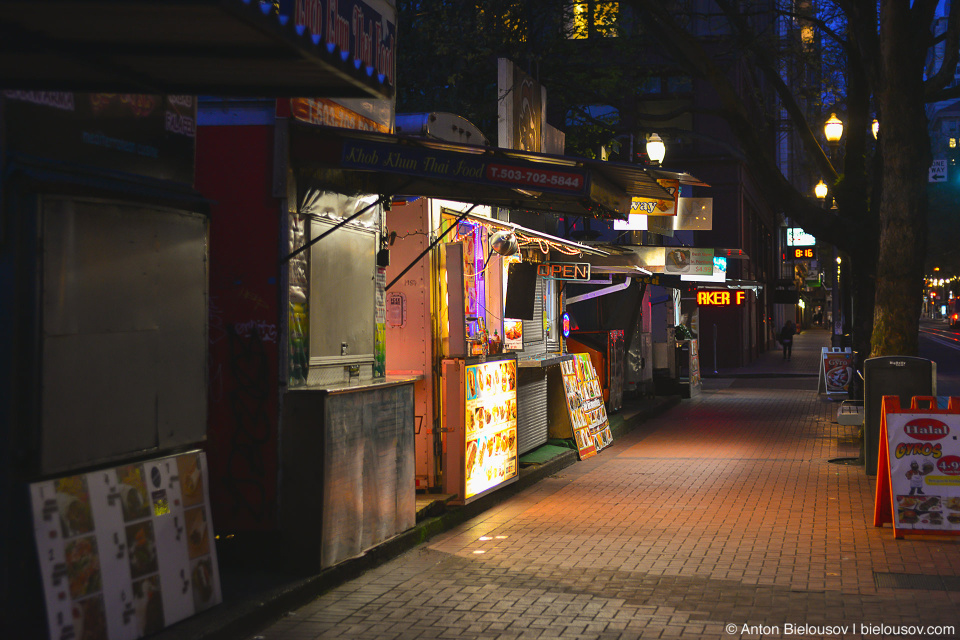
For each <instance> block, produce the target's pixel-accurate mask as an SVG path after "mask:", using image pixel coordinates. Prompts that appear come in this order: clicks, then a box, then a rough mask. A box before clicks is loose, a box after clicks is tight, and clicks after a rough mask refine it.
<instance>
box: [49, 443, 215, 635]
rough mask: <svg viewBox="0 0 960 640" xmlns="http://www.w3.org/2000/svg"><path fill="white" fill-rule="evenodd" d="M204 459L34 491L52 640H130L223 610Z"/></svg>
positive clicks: (162, 462)
mask: <svg viewBox="0 0 960 640" xmlns="http://www.w3.org/2000/svg"><path fill="white" fill-rule="evenodd" d="M206 477H207V467H206V457H205V454H204V453H203V452H200V451H194V452H190V453H185V454H182V455H178V456H170V457H165V458H158V459H154V460H147V461H144V462H140V463H137V464H131V465H123V466H119V467H113V468H107V469H101V470H99V471H93V472H90V473H85V474H80V475H74V476H68V477H63V478H57V479H53V480H46V481H42V482H37V483H34V484H32V485H31V486H30V494H31V500H32V504H33V523H34V534H35V537H36V541H37V552H38V560H39V562H40V570H41V574H42V577H43V586H44V595H45V598H46V605H47V619H48V627H49V630H50V638H52V639H53V638H55V639H57V640H60V639H61V638H68V637H70V638H73V639H74V640H128V639H129V640H133V639H135V638H140V637H143V636H145V635H149V634H152V633H156V632H157V631H160V630H161V629H163V628H165V627H167V626H169V625H170V624H173V623H174V622H177V621H179V620H182V619H184V618H187V617H189V616H191V615H193V614H195V613H197V612H199V611H202V610H204V609H207V608H209V607H211V606H213V605H215V604H218V603H219V602H220V601H221V591H220V578H219V569H218V566H217V558H216V549H215V548H214V546H213V544H212V540H213V526H212V523H211V522H210V520H209V517H208V515H207V514H208V508H207V505H208V504H209V495H208V492H207V483H206V481H205V480H206Z"/></svg>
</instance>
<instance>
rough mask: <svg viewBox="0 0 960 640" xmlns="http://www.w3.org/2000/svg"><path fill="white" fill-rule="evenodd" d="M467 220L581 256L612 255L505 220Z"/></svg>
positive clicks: (468, 216) (466, 215)
mask: <svg viewBox="0 0 960 640" xmlns="http://www.w3.org/2000/svg"><path fill="white" fill-rule="evenodd" d="M465 219H466V220H469V221H471V222H477V223H479V224H483V225H487V226H490V227H493V228H495V229H502V230H503V231H512V232H513V233H514V234H517V235H518V236H526V237H528V238H530V239H531V240H534V241H536V240H543V241H545V242H548V243H551V244H556V245H560V246H563V247H566V248H569V249H575V250H577V251H579V252H580V253H581V254H586V255H594V256H607V255H610V254H609V253H607V252H606V251H604V250H603V249H599V248H596V247H591V246H589V245H585V244H580V243H579V242H574V241H573V240H567V239H566V238H559V237H557V236H552V235H550V234H549V233H544V232H542V231H536V230H534V229H528V228H527V227H522V226H520V225H519V224H514V223H513V222H505V221H503V220H495V219H493V218H488V217H486V216H478V215H475V214H472V213H467V214H465ZM518 241H520V243H521V244H523V242H522V238H520V237H518Z"/></svg>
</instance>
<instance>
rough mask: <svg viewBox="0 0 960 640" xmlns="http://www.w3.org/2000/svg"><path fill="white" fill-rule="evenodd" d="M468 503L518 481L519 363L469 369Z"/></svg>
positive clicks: (486, 364)
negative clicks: (499, 487)
mask: <svg viewBox="0 0 960 640" xmlns="http://www.w3.org/2000/svg"><path fill="white" fill-rule="evenodd" d="M466 376H467V379H466V384H465V395H466V398H465V407H464V420H465V421H466V424H465V429H464V433H465V438H466V443H465V447H464V478H465V489H464V499H465V500H469V499H470V498H472V497H475V496H477V495H479V494H481V493H483V492H484V491H487V490H488V489H492V488H493V487H496V486H498V485H500V484H504V483H505V482H508V481H510V480H512V479H514V478H516V477H517V475H518V473H519V462H518V456H517V363H516V361H515V360H497V361H494V362H484V363H480V364H472V365H468V366H467V367H466Z"/></svg>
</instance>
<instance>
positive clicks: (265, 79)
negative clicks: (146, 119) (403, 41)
mask: <svg viewBox="0 0 960 640" xmlns="http://www.w3.org/2000/svg"><path fill="white" fill-rule="evenodd" d="M327 4H328V2H327V1H326V0H312V1H311V2H304V3H302V4H301V5H299V6H306V7H307V9H305V10H304V11H303V12H302V13H304V15H302V16H299V20H300V21H303V20H307V21H311V20H312V23H313V24H314V25H316V24H317V23H318V20H319V18H318V16H322V18H323V19H324V20H326V19H327V18H329V16H330V15H331V13H330V12H331V11H334V10H335V11H336V12H335V13H333V14H332V15H333V18H334V20H342V21H343V23H344V24H346V25H347V27H346V28H344V29H330V30H329V33H330V34H331V35H332V38H331V40H329V41H328V40H327V39H326V38H325V37H324V36H323V35H321V36H316V35H314V34H312V32H311V30H310V29H309V28H307V27H305V26H304V25H303V24H301V25H299V26H298V25H297V24H296V23H297V22H298V16H293V15H278V14H276V13H274V10H273V6H272V5H273V3H270V2H268V3H260V2H259V0H188V1H184V0H122V1H119V2H118V1H111V2H103V1H102V0H99V1H98V0H0V87H3V88H4V89H7V90H17V91H78V92H95V93H96V92H110V93H152V94H193V95H197V94H200V95H227V96H270V97H280V96H297V95H305V96H315V97H344V98H346V97H366V98H378V99H387V98H390V97H392V95H393V92H394V85H393V65H394V54H393V52H394V45H393V43H394V42H395V35H396V34H395V27H394V23H395V16H393V15H390V16H381V15H380V14H379V13H378V12H377V11H374V10H372V9H371V8H370V7H368V6H367V5H366V4H365V3H364V2H362V0H341V1H340V2H339V3H331V6H327ZM281 6H283V7H285V8H286V9H287V10H288V11H289V12H290V13H292V12H293V6H294V3H293V2H283V3H281ZM357 11H359V12H360V13H359V15H360V16H361V18H362V19H361V20H360V22H362V23H363V24H362V25H361V26H359V27H358V28H357V29H351V28H349V25H350V21H351V19H352V18H353V17H354V16H355V15H356V12H357ZM308 12H309V15H307V14H308ZM344 12H347V13H346V15H344ZM318 30H319V31H321V33H323V34H326V33H327V30H326V29H318ZM357 36H360V37H359V40H360V42H358V43H354V41H355V40H357V39H358V38H357ZM378 38H379V39H378Z"/></svg>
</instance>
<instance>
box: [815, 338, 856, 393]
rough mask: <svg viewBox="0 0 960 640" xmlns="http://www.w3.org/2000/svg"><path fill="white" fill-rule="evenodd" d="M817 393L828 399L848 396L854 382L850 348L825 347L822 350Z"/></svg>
mask: <svg viewBox="0 0 960 640" xmlns="http://www.w3.org/2000/svg"><path fill="white" fill-rule="evenodd" d="M817 378H818V379H817V393H826V394H827V397H828V398H829V397H832V396H838V395H843V396H846V395H847V390H848V389H849V388H850V382H851V381H852V380H853V351H852V350H851V349H850V347H823V348H822V349H820V366H819V373H818V377H817Z"/></svg>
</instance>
